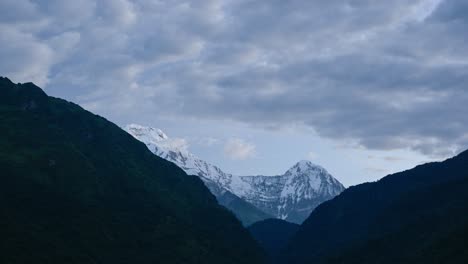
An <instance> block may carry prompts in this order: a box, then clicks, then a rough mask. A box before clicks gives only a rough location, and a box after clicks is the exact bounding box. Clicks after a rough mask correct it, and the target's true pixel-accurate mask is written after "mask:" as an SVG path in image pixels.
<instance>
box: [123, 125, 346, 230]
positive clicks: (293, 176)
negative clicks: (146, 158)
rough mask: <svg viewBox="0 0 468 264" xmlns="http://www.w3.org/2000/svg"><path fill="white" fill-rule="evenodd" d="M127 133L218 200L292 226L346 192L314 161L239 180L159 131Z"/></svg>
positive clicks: (129, 127) (143, 129) (141, 128)
mask: <svg viewBox="0 0 468 264" xmlns="http://www.w3.org/2000/svg"><path fill="white" fill-rule="evenodd" d="M124 129H125V130H126V131H127V132H128V133H130V134H131V135H133V136H134V137H135V138H136V139H138V140H140V141H142V142H143V143H145V144H146V146H147V147H148V149H149V150H151V151H152V152H153V153H154V154H156V155H158V156H160V157H162V158H164V159H167V160H169V161H171V162H174V163H175V164H176V165H178V166H179V167H180V168H182V169H183V170H184V171H185V172H186V173H187V174H189V175H196V176H199V177H200V178H201V179H202V181H203V182H204V183H205V185H206V186H207V187H208V189H210V191H211V192H212V193H213V194H214V195H215V196H216V197H217V198H218V200H220V198H221V197H222V196H223V195H225V194H226V192H229V193H232V194H234V195H235V196H237V197H240V198H242V199H243V200H245V201H247V202H248V203H250V204H252V205H254V206H255V207H257V208H259V209H260V210H261V211H263V212H264V213H266V214H268V215H272V216H274V217H277V218H281V219H284V220H287V221H290V222H295V223H302V222H303V221H304V220H305V219H306V218H307V217H308V216H309V214H310V213H311V212H312V210H313V209H314V208H315V207H317V206H318V205H319V204H320V203H322V202H324V201H326V200H329V199H331V198H333V197H334V196H336V195H338V194H339V193H340V192H342V191H343V190H344V186H343V185H342V184H341V183H340V182H339V181H338V180H336V179H335V178H333V177H332V176H331V175H330V174H329V173H328V172H327V171H326V170H325V169H324V168H322V167H320V166H318V165H315V164H313V163H312V162H310V161H300V162H298V163H297V164H295V165H294V166H293V167H291V168H290V169H289V170H287V171H286V172H285V173H284V174H283V175H278V176H237V175H232V174H229V173H225V172H223V171H222V170H221V169H220V168H218V167H216V166H214V165H212V164H210V163H208V162H206V161H203V160H201V159H199V158H198V157H196V156H195V155H193V154H191V153H190V152H188V150H187V147H186V145H187V144H186V142H185V141H184V140H182V139H171V138H170V137H168V136H167V135H166V134H164V132H162V131H161V130H159V129H155V128H150V127H144V126H140V125H135V124H131V125H127V126H126V127H125V128H124ZM220 203H221V202H220ZM234 210H235V209H234ZM235 213H236V212H235Z"/></svg>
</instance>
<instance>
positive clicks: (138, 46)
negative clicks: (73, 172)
mask: <svg viewBox="0 0 468 264" xmlns="http://www.w3.org/2000/svg"><path fill="white" fill-rule="evenodd" d="M467 28H468V1H466V0H419V1H418V0H393V1H384V0H380V1H375V0H341V1H339V0H323V1H321V0H317V1H306V0H303V1H299V0H291V1H284V0H207V1H203V0H199V1H179V0H151V1H150V0H81V1H79V0H74V1H65V0H0V75H1V76H5V77H8V78H10V79H11V80H12V81H14V82H34V83H35V84H37V85H38V86H40V87H42V88H43V89H44V90H45V91H46V92H47V93H48V94H49V95H52V96H56V97H61V98H65V99H67V100H70V101H73V102H75V103H78V104H79V105H81V106H82V107H84V108H86V109H88V110H90V111H92V112H94V113H97V114H99V115H102V116H104V117H105V118H107V119H108V120H110V121H112V122H115V123H116V124H118V125H120V126H123V125H126V124H128V123H138V124H141V125H146V126H152V127H157V128H160V129H162V130H163V131H165V133H166V134H168V135H169V136H170V137H172V138H175V139H178V140H179V142H180V144H183V145H184V147H185V148H187V149H188V150H189V151H190V152H192V153H194V154H195V155H197V156H199V157H200V158H202V159H205V160H207V161H209V162H211V163H213V164H215V165H218V166H219V167H221V168H222V169H223V170H224V171H226V172H230V173H234V174H239V175H257V174H262V175H278V174H282V173H283V172H284V171H286V170H287V169H288V168H289V167H291V166H292V165H293V164H294V163H296V162H297V161H299V160H304V159H307V160H311V161H313V162H315V163H317V164H320V165H322V166H323V167H325V168H326V169H327V170H328V171H329V172H330V173H332V175H334V176H335V177H336V178H337V179H338V180H340V181H341V182H342V183H343V184H345V185H346V186H350V185H355V184H358V183H361V182H366V181H375V180H378V179H379V178H381V177H383V176H385V175H387V174H389V173H393V172H397V171H401V170H405V169H410V168H412V167H414V166H416V165H418V164H421V163H424V162H428V161H437V160H443V159H445V158H448V157H450V156H453V155H455V154H457V153H459V152H461V151H463V150H465V149H467V148H468V114H467V113H468V87H467V85H466V84H468V45H467V44H468V43H467V40H468V34H466V29H467Z"/></svg>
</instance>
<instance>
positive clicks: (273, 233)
mask: <svg viewBox="0 0 468 264" xmlns="http://www.w3.org/2000/svg"><path fill="white" fill-rule="evenodd" d="M248 229H249V232H250V233H251V234H252V236H253V237H254V238H255V240H257V242H258V243H259V244H260V246H261V247H262V248H263V249H264V250H265V252H266V253H267V255H268V259H269V262H270V263H276V260H277V259H278V255H279V254H280V253H281V250H282V249H283V248H284V247H285V246H286V245H287V243H288V241H289V240H290V239H291V237H292V236H293V235H294V234H295V233H296V232H297V230H298V229H299V225H298V224H294V223H290V222H287V221H284V220H281V219H266V220H263V221H259V222H257V223H255V224H253V225H251V226H249V227H248Z"/></svg>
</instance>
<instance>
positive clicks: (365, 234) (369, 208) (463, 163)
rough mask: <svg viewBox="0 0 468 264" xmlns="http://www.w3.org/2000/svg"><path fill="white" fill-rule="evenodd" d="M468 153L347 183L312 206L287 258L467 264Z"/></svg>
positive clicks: (354, 261) (299, 259)
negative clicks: (355, 183) (375, 179)
mask: <svg viewBox="0 0 468 264" xmlns="http://www.w3.org/2000/svg"><path fill="white" fill-rule="evenodd" d="M467 190H468V152H464V153H462V154H460V155H458V156H456V157H454V158H452V159H449V160H446V161H444V162H438V163H428V164H425V165H421V166H418V167H416V168H414V169H411V170H408V171H404V172H400V173H396V174H393V175H389V176H387V177H385V178H383V179H381V180H380V181H378V182H374V183H365V184H361V185H358V186H354V187H350V188H348V189H347V190H345V191H344V192H343V193H342V194H341V195H339V196H338V197H336V198H334V199H333V200H331V201H328V202H325V203H324V204H322V205H321V206H319V207H318V208H317V209H316V210H315V211H314V212H312V214H311V215H310V217H309V218H308V219H307V220H306V221H305V222H304V223H303V225H302V226H301V227H300V229H299V230H298V232H297V233H296V236H294V237H293V239H292V241H291V243H290V244H289V245H288V247H287V249H286V250H285V251H284V254H285V256H286V257H285V258H284V259H283V260H284V261H287V263H468V250H466V245H467V244H468V243H467V242H468V241H467V239H468V192H467Z"/></svg>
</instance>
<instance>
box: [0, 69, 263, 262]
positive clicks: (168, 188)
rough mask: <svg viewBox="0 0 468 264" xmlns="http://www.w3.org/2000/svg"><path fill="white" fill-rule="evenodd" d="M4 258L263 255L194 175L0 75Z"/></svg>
mask: <svg viewBox="0 0 468 264" xmlns="http://www.w3.org/2000/svg"><path fill="white" fill-rule="evenodd" d="M0 236H1V239H0V262H1V263H112V264H115V263H261V261H262V256H261V253H260V252H261V250H260V249H259V248H258V247H257V245H256V243H255V242H254V240H253V239H252V238H251V237H250V235H249V234H248V232H247V230H245V229H243V228H242V226H241V224H240V223H239V221H238V220H236V219H235V218H234V216H233V215H232V214H231V213H230V212H228V211H227V210H226V209H224V208H223V207H221V206H219V205H218V204H217V202H216V200H215V198H214V197H213V196H212V195H211V194H210V193H209V191H208V190H207V189H206V188H205V186H204V185H203V183H202V182H201V181H200V180H199V179H198V178H197V177H192V176H187V175H186V174H185V173H184V172H183V171H182V170H180V169H179V168H178V167H177V166H175V165H174V164H172V163H170V162H168V161H165V160H163V159H161V158H158V157H157V156H155V155H153V154H152V153H151V152H150V151H149V150H148V149H147V148H146V147H145V145H144V144H143V143H140V142H139V141H137V140H136V139H134V138H133V137H132V136H130V135H128V134H127V133H126V132H124V131H122V130H121V129H120V128H119V127H117V126H116V125H114V124H113V123H111V122H109V121H107V120H105V119H104V118H102V117H99V116H97V115H94V114H92V113H90V112H88V111H85V110H83V109H82V108H81V107H79V106H77V105H75V104H73V103H69V102H66V101H64V100H61V99H57V98H52V97H48V96H47V95H46V94H45V93H44V92H43V91H42V90H41V89H40V88H38V87H36V86H35V85H34V84H32V83H27V84H13V83H12V82H10V80H8V79H6V78H0Z"/></svg>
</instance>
